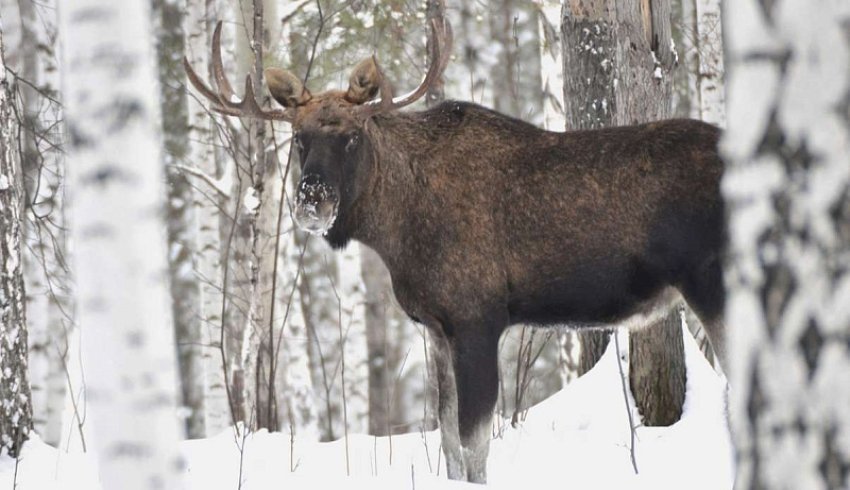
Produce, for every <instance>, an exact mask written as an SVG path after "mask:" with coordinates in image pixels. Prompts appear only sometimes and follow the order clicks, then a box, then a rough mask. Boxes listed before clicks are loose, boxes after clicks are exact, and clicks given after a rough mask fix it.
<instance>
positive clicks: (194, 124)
mask: <svg viewBox="0 0 850 490" xmlns="http://www.w3.org/2000/svg"><path fill="white" fill-rule="evenodd" d="M207 4H208V1H207V0H187V2H186V17H185V20H184V22H185V29H184V31H185V33H186V58H187V59H188V60H189V62H190V63H191V64H192V66H194V67H195V68H196V69H197V70H199V72H200V73H206V74H208V75H211V74H212V73H211V70H210V69H209V52H210V45H211V43H212V33H211V30H210V27H211V24H212V23H213V22H214V20H213V19H211V15H210V14H211V12H209V11H208V10H207ZM210 79H212V78H211V77H210ZM188 104H189V155H188V158H187V166H188V167H190V168H193V169H196V170H198V171H200V172H202V173H203V174H204V175H208V176H210V177H211V178H213V179H220V178H221V177H220V175H219V173H220V172H219V168H218V160H217V158H216V152H215V147H214V139H213V134H214V128H213V122H214V121H213V118H212V117H211V116H210V114H209V112H207V109H206V106H205V105H204V104H202V103H201V101H200V100H199V99H198V95H197V94H196V93H194V92H192V91H189V92H188ZM194 189H195V192H194V205H195V219H196V223H197V235H196V236H197V240H198V242H197V245H196V247H195V250H196V253H195V273H196V274H197V276H198V280H199V281H200V286H201V291H200V315H201V345H202V346H203V350H202V352H201V356H202V363H203V373H204V374H203V381H202V383H203V391H204V405H203V406H204V428H205V431H206V433H207V435H208V436H212V435H215V434H218V433H219V432H221V431H223V430H224V429H225V428H227V427H229V426H230V424H231V417H230V405H229V404H228V401H227V390H226V385H225V383H226V381H225V378H224V366H223V362H222V356H221V349H220V346H221V328H222V317H221V309H222V299H223V295H222V270H221V249H220V247H221V243H220V238H221V234H220V224H219V223H220V213H221V211H220V208H219V206H220V205H221V201H222V198H221V196H220V195H219V193H218V192H217V191H216V189H214V188H212V187H211V186H209V185H207V183H206V182H205V181H196V183H195V187H194Z"/></svg>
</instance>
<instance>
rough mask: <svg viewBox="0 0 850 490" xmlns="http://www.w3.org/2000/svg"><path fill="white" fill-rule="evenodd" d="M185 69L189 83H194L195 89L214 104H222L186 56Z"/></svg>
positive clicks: (184, 58)
mask: <svg viewBox="0 0 850 490" xmlns="http://www.w3.org/2000/svg"><path fill="white" fill-rule="evenodd" d="M183 69H184V70H186V75H187V76H188V77H189V81H190V82H191V83H192V86H193V87H195V90H197V91H198V92H200V93H201V95H203V96H204V97H206V98H207V99H209V100H210V102H213V103H214V104H220V101H219V96H218V94H217V93H215V91H213V89H211V88H209V87H208V86H207V84H206V83H204V81H203V80H201V77H199V76H198V74H197V73H195V69H194V68H192V65H191V64H190V63H189V59H188V58H186V57H185V56H184V57H183Z"/></svg>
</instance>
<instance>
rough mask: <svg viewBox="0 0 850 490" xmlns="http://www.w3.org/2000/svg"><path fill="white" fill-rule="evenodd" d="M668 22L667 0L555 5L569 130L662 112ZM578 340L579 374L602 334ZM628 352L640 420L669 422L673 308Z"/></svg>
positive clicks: (667, 104)
mask: <svg viewBox="0 0 850 490" xmlns="http://www.w3.org/2000/svg"><path fill="white" fill-rule="evenodd" d="M670 21H671V19H670V2H669V0H652V1H649V2H640V3H637V2H634V3H629V4H627V5H623V4H620V3H618V2H614V1H612V0H609V1H602V2H598V1H590V0H578V1H575V2H569V3H565V4H564V5H563V15H562V26H561V33H562V36H563V37H562V46H563V58H564V112H565V114H566V119H567V123H568V125H569V128H570V129H589V128H599V127H605V126H610V125H628V124H637V123H640V122H647V121H652V120H659V119H664V118H666V117H669V115H670V113H671V110H672V107H671V94H672V83H671V82H672V80H671V76H670V71H671V70H672V68H673V66H674V63H675V53H674V52H673V51H672V47H671V45H670V39H671V26H670ZM588 81H589V82H588ZM579 337H580V341H581V351H582V354H581V356H582V359H581V361H580V366H579V372H580V373H583V372H586V371H587V370H589V369H590V368H591V367H592V366H593V365H594V364H595V363H596V360H598V358H599V357H600V356H601V355H602V353H603V352H604V351H605V348H606V347H607V344H608V338H607V335H606V334H604V333H600V332H586V333H584V332H583V333H581V334H580V335H579ZM629 351H630V356H629V362H630V369H629V382H630V386H631V389H632V393H633V394H634V396H635V403H636V404H637V406H638V409H639V410H640V412H641V415H642V416H643V421H644V423H645V424H646V425H669V424H672V423H673V422H675V421H676V420H678V418H679V416H680V415H681V410H682V403H683V402H684V395H685V370H684V369H685V368H684V346H683V343H682V330H681V323H680V320H679V312H678V309H676V308H673V309H671V311H670V312H668V314H667V317H666V318H665V319H664V320H663V321H661V322H659V323H658V324H655V325H652V326H651V327H650V328H649V329H647V330H645V331H641V332H631V333H630V335H629Z"/></svg>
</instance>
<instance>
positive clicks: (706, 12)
mask: <svg viewBox="0 0 850 490" xmlns="http://www.w3.org/2000/svg"><path fill="white" fill-rule="evenodd" d="M695 7H696V9H695V10H696V12H695V13H696V29H697V30H696V47H697V56H698V59H699V62H698V66H697V70H698V71H697V80H696V83H697V94H698V95H699V104H698V107H699V116H698V117H699V119H702V120H703V121H705V122H709V123H711V124H715V125H717V126H720V127H723V126H725V125H726V85H725V84H724V83H723V81H724V73H723V29H722V26H721V23H720V0H696V5H695Z"/></svg>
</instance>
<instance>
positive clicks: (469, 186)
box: [184, 19, 724, 482]
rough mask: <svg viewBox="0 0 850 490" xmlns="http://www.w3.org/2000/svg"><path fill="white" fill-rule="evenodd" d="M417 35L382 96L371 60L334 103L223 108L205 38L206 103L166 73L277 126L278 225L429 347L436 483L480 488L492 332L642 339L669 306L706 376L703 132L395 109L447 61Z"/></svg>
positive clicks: (713, 183) (437, 34) (707, 187)
mask: <svg viewBox="0 0 850 490" xmlns="http://www.w3.org/2000/svg"><path fill="white" fill-rule="evenodd" d="M430 28H431V30H432V32H431V34H432V38H433V39H434V40H436V42H432V43H431V46H430V60H431V61H430V66H429V67H428V70H427V73H426V75H425V78H424V80H423V82H422V83H421V84H420V85H419V86H418V87H417V88H416V89H415V90H413V92H411V93H410V94H408V95H406V96H402V97H398V98H395V97H393V92H392V88H391V87H390V82H389V81H388V80H387V79H386V78H385V77H384V76H383V74H382V71H381V69H380V65H379V64H378V63H377V61H376V60H375V59H374V57H373V58H369V59H366V60H364V61H362V62H360V63H359V64H358V65H357V66H356V67H355V69H354V71H353V73H352V74H351V77H350V79H349V86H348V88H347V90H344V91H343V90H339V91H336V90H332V91H327V92H323V93H317V94H313V93H311V92H310V91H309V90H308V89H307V88H306V87H304V86H303V84H302V82H301V81H300V80H299V79H298V78H297V77H295V76H294V75H293V74H291V73H290V72H288V71H285V70H281V69H278V68H268V69H266V70H265V79H266V84H267V87H268V89H269V92H270V94H271V95H272V97H273V98H274V99H275V100H276V101H277V102H278V103H280V104H281V105H282V106H283V108H282V109H268V108H262V107H261V106H260V105H259V103H258V102H257V101H256V100H255V95H254V92H253V89H252V83H251V79H250V77H249V78H248V80H247V82H246V84H245V95H244V97H243V98H242V99H241V101H237V100H238V99H236V98H235V97H234V91H233V89H232V87H231V85H230V83H229V82H228V81H227V78H226V76H225V75H224V70H223V68H222V63H221V53H220V49H221V48H220V29H221V24H220V23H219V25H218V27H217V29H216V31H215V35H214V37H213V46H212V64H213V76H214V81H215V85H216V86H217V90H214V89H213V88H211V87H210V86H208V85H207V84H206V83H204V82H203V81H202V80H201V79H200V78H199V77H198V75H197V74H196V73H195V71H193V69H192V67H191V66H190V65H189V63H188V62H187V61H186V60H184V64H185V69H186V72H187V74H188V76H189V80H190V81H191V82H192V84H193V85H194V87H195V88H196V89H197V90H198V91H199V92H200V93H201V94H203V95H204V96H205V97H206V98H207V99H209V100H210V101H211V103H212V106H211V107H212V109H213V110H215V111H217V112H219V113H223V114H226V115H230V116H240V117H251V118H259V119H266V120H277V121H285V122H288V123H290V124H291V125H292V129H293V132H294V136H293V138H294V140H293V141H294V144H295V145H296V147H297V151H298V155H299V157H300V164H301V171H302V178H301V181H300V183H299V185H298V188H297V196H296V209H295V218H296V221H297V222H298V223H299V225H300V226H301V227H302V228H304V229H306V230H308V231H311V232H313V233H318V234H322V235H324V237H325V239H326V240H327V241H328V242H329V243H330V245H331V246H333V247H334V248H342V247H344V246H345V245H346V244H347V243H348V242H349V241H350V240H352V239H354V240H358V241H360V242H361V243H363V244H366V245H368V246H369V247H371V248H372V249H374V250H375V251H376V252H377V253H378V254H379V255H380V257H381V259H382V260H383V261H384V263H385V264H386V266H387V268H388V269H389V271H390V275H391V277H392V285H393V291H394V292H395V296H396V298H397V300H398V302H399V304H400V305H401V306H402V308H403V309H404V311H405V312H406V313H407V314H408V315H409V316H410V317H411V318H412V319H413V320H415V321H417V322H420V323H422V324H424V325H426V326H427V329H428V331H429V332H430V334H431V337H432V340H433V341H434V342H433V344H434V350H435V359H436V360H437V366H438V369H437V372H438V386H439V418H440V429H441V433H442V439H443V451H444V453H445V456H446V465H447V472H448V476H449V478H452V479H466V480H469V481H473V482H484V481H486V461H487V454H488V449H489V440H490V422H491V417H492V414H493V410H494V407H495V404H496V398H497V391H498V385H499V382H498V367H497V346H498V341H499V337H500V335H501V334H502V333H503V332H504V331H505V329H507V328H508V326H510V325H513V324H518V323H523V324H537V325H555V324H557V325H570V326H573V327H575V328H598V327H605V326H623V325H626V326H632V325H634V326H637V325H645V324H648V322H650V321H652V318H656V317H658V316H659V315H660V314H663V313H664V312H666V311H667V309H668V308H669V306H670V304H671V302H672V301H674V300H677V299H678V298H680V297H684V299H685V300H686V301H687V303H688V305H690V306H691V308H692V309H693V310H694V311H695V312H696V313H697V315H698V316H699V318H700V319H701V321H702V323H703V324H704V325H705V328H706V330H707V332H708V334H709V337H710V340H711V343H712V345H713V347H714V348H715V350H716V352H717V353H718V356H719V358H720V359H721V362H723V357H724V356H723V346H724V339H723V335H724V332H723V325H722V318H721V317H722V311H723V306H724V305H723V302H724V294H723V285H722V277H721V262H720V252H721V248H722V244H723V240H724V212H723V202H722V199H721V196H720V191H719V182H720V176H721V170H722V164H721V161H720V159H719V157H718V153H717V142H718V137H719V131H718V129H717V128H715V127H713V126H711V125H708V124H705V123H702V122H699V121H693V120H670V121H663V122H655V123H650V124H642V125H637V126H628V127H616V128H608V129H598V130H589V131H570V132H565V133H558V132H550V131H544V130H541V129H539V128H537V127H535V126H533V125H531V124H528V123H526V122H523V121H521V120H518V119H514V118H511V117H508V116H505V115H503V114H499V113H498V112H495V111H492V110H490V109H486V108H484V107H481V106H479V105H476V104H472V103H466V102H453V101H450V102H444V103H442V104H440V105H438V106H436V107H433V108H431V109H428V110H424V111H419V112H401V111H399V109H401V108H402V107H405V106H407V105H409V104H411V103H413V102H415V101H416V100H418V99H420V98H421V97H422V96H423V95H424V94H425V93H426V91H427V89H428V87H429V86H430V85H431V84H433V83H434V82H435V81H436V80H438V79H439V78H440V77H441V74H442V72H443V70H444V69H445V67H446V64H447V62H448V59H449V56H448V55H449V51H450V46H451V29H450V26H449V24H448V23H447V22H446V21H445V19H439V20H435V21H432V23H431V25H430Z"/></svg>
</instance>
